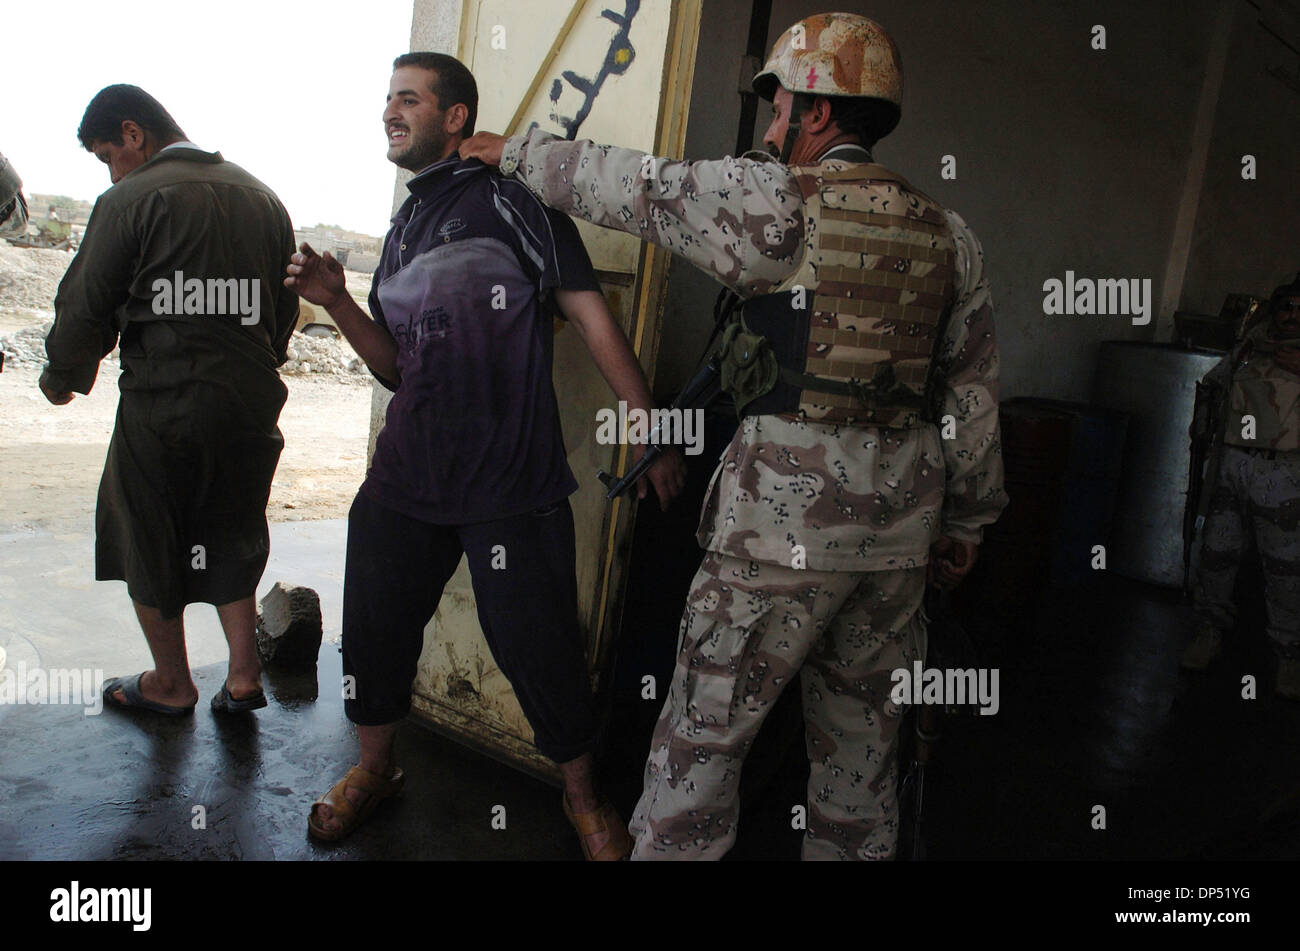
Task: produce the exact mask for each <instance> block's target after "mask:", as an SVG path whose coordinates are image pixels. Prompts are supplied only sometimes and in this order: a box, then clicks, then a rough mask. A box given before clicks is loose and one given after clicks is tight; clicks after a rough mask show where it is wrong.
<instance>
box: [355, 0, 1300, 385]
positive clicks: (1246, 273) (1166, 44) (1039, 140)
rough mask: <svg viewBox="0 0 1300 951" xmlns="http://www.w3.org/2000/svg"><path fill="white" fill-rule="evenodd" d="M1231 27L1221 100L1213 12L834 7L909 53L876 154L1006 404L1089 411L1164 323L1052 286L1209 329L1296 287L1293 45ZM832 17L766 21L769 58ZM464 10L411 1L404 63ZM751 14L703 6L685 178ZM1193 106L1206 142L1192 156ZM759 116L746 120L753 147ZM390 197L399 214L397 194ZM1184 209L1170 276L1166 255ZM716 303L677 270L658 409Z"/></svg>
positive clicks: (728, 125)
mask: <svg viewBox="0 0 1300 951" xmlns="http://www.w3.org/2000/svg"><path fill="white" fill-rule="evenodd" d="M832 6H834V5H832ZM1227 6H1228V7H1229V8H1230V10H1231V12H1232V14H1233V27H1232V30H1231V35H1230V38H1229V39H1228V42H1227V57H1226V66H1225V67H1224V68H1223V71H1222V77H1221V79H1222V81H1221V85H1220V83H1219V82H1218V75H1217V73H1216V72H1215V70H1213V69H1209V74H1210V75H1209V79H1210V80H1211V81H1210V82H1207V81H1206V80H1207V68H1209V67H1212V66H1214V64H1215V61H1214V57H1213V53H1214V39H1215V37H1214V32H1215V26H1216V23H1218V22H1220V20H1219V15H1220V11H1221V9H1222V7H1221V4H1220V2H1219V0H1185V2H1184V0H1179V2H1174V0H1161V2H1151V3H1142V4H1133V3H1130V2H1127V0H1098V2H1094V3H1090V4H1086V5H1084V4H1077V3H1071V2H1065V0H1040V2H1036V3H1034V4H1032V5H1026V4H1025V3H1023V2H1022V0H981V2H980V3H979V4H973V3H959V2H953V0H879V2H874V3H869V4H868V3H860V2H854V0H844V2H841V3H839V4H838V8H840V9H844V10H849V11H856V12H861V13H864V14H866V15H868V16H872V17H874V18H876V19H878V20H879V21H880V22H881V23H883V24H884V25H885V26H886V28H888V29H889V30H890V32H891V33H892V34H893V36H894V37H895V40H896V41H897V43H898V45H899V48H900V50H901V52H902V57H903V65H904V71H905V77H906V78H905V84H904V105H903V121H902V123H901V124H900V126H899V128H898V129H897V130H896V131H895V132H894V134H892V135H891V136H889V137H888V138H886V139H885V140H884V141H883V142H881V143H880V145H879V146H878V147H877V149H876V157H877V159H878V160H880V161H882V162H884V163H885V164H887V165H890V166H891V167H893V168H895V169H896V170H897V171H899V172H901V173H903V174H904V175H906V176H907V177H909V178H910V179H911V181H912V182H913V183H914V184H915V185H916V186H917V187H919V188H921V189H922V190H924V191H926V192H928V193H930V194H931V195H933V196H934V197H935V198H936V199H938V200H939V201H941V202H943V203H944V204H945V205H948V206H949V207H951V208H954V209H955V210H957V211H958V212H960V213H961V214H962V216H963V217H964V218H965V219H966V221H967V222H968V223H969V224H970V225H971V226H972V227H973V228H974V229H975V231H976V233H977V234H978V235H979V237H980V239H981V240H982V242H983V244H984V249H985V254H986V258H987V269H988V274H989V277H990V280H991V282H992V287H993V294H994V303H995V306H996V308H997V319H998V334H999V340H1000V345H1001V350H1002V380H1003V396H1004V397H1012V396H1023V395H1039V396H1049V397H1055V398H1061V399H1086V398H1087V397H1088V395H1089V391H1090V388H1091V382H1092V375H1093V368H1094V364H1095V361H1096V354H1097V348H1098V345H1099V343H1100V342H1101V341H1102V340H1108V339H1151V338H1153V337H1154V336H1155V335H1156V330H1157V324H1160V323H1161V321H1160V319H1159V316H1155V317H1153V319H1152V322H1151V324H1149V325H1147V326H1145V327H1140V326H1135V325H1134V324H1133V323H1132V321H1131V320H1130V319H1129V318H1127V317H1123V316H1107V317H1103V316H1086V317H1085V316H1076V317H1048V316H1045V315H1044V314H1043V297H1044V292H1043V282H1044V281H1045V280H1047V279H1049V278H1053V277H1055V278H1057V279H1064V277H1065V272H1066V271H1067V270H1069V271H1073V272H1075V274H1076V275H1078V276H1080V277H1093V278H1103V277H1104V278H1150V279H1151V281H1152V291H1153V298H1154V300H1155V301H1156V302H1159V301H1160V300H1161V299H1162V297H1164V296H1166V295H1168V296H1170V300H1169V301H1168V302H1167V306H1166V309H1167V310H1170V311H1171V310H1172V309H1173V308H1174V307H1175V306H1177V307H1178V308H1179V309H1183V310H1193V311H1199V312H1205V313H1216V312H1217V311H1218V309H1219V307H1220V305H1221V304H1222V301H1223V297H1224V295H1225V294H1227V293H1230V292H1233V291H1254V292H1266V291H1267V290H1269V289H1271V288H1272V287H1273V286H1274V285H1275V284H1276V283H1278V282H1279V281H1280V280H1282V279H1283V278H1284V277H1289V276H1291V275H1292V274H1294V273H1295V271H1296V270H1297V269H1300V255H1297V254H1296V253H1295V252H1294V248H1295V247H1296V240H1295V238H1296V232H1297V229H1298V228H1300V214H1297V213H1298V212H1300V189H1297V188H1296V183H1297V182H1298V181H1300V149H1297V148H1296V147H1295V144H1294V143H1295V142H1296V141H1300V136H1298V135H1297V133H1300V109H1297V106H1298V105H1300V94H1298V93H1297V92H1296V91H1295V89H1294V88H1291V87H1289V86H1288V85H1286V84H1284V83H1283V82H1282V81H1280V80H1278V79H1276V78H1274V77H1273V76H1271V75H1269V74H1268V72H1267V70H1269V69H1270V68H1278V69H1282V70H1287V69H1289V70H1290V71H1291V74H1292V76H1295V75H1297V72H1298V64H1297V62H1296V57H1295V56H1294V54H1293V51H1288V50H1287V48H1286V47H1285V46H1283V45H1282V44H1280V43H1278V42H1277V41H1276V40H1274V39H1273V38H1272V37H1271V36H1269V35H1268V34H1267V33H1265V32H1264V30H1263V29H1262V28H1261V26H1260V22H1261V21H1262V22H1264V23H1265V24H1267V26H1268V27H1269V29H1271V30H1273V31H1275V32H1278V33H1280V34H1281V35H1282V36H1283V37H1284V38H1286V39H1287V40H1289V41H1290V42H1291V43H1292V44H1294V45H1300V43H1298V42H1297V40H1298V39H1300V30H1297V28H1296V23H1297V18H1296V15H1295V4H1294V3H1293V2H1291V0H1260V2H1259V3H1256V2H1249V0H1227ZM826 7H827V5H826V4H825V3H824V2H822V0H774V3H773V7H772V16H771V20H770V23H769V36H768V42H769V45H770V43H771V42H772V41H774V40H775V39H776V37H777V36H778V35H779V34H780V32H781V31H782V30H784V29H785V28H786V27H787V26H788V25H789V24H791V23H793V22H794V21H796V20H798V19H800V18H801V17H804V16H807V15H809V14H812V13H816V12H820V11H821V10H823V9H824V8H826ZM459 9H460V4H459V2H456V0H417V2H416V3H415V19H414V24H415V25H414V33H413V48H425V49H442V50H448V51H454V48H455V42H456V24H457V22H458V18H459ZM750 11H751V3H750V2H749V0H705V4H704V17H703V21H702V23H701V29H700V49H699V54H698V68H697V70H696V75H695V85H694V89H693V91H692V97H691V111H690V119H689V125H688V129H687V137H686V149H685V155H686V157H687V158H693V159H699V158H716V157H718V156H721V155H724V154H730V153H732V152H734V151H735V145H736V130H737V125H738V122H739V117H740V106H741V99H740V96H739V93H738V90H737V87H738V78H739V75H740V70H741V67H740V63H741V57H742V55H743V53H744V47H745V40H746V33H747V29H748V24H749V17H750ZM1097 24H1100V25H1102V26H1104V27H1105V28H1106V46H1107V48H1106V49H1105V50H1095V49H1093V48H1092V42H1091V41H1092V29H1093V27H1094V25H1097ZM1205 93H1209V94H1210V96H1209V99H1208V100H1207V103H1206V104H1208V106H1209V107H1211V111H1210V112H1209V117H1210V119H1211V122H1210V124H1209V125H1208V126H1206V127H1205V128H1204V129H1203V130H1202V132H1201V140H1199V141H1198V139H1197V138H1196V122H1197V117H1198V108H1202V107H1203V106H1204V105H1206V104H1203V103H1202V96H1203V94H1205ZM1215 106H1217V108H1214V107H1215ZM768 116H769V109H768V107H767V105H766V104H765V103H764V104H761V106H760V109H759V115H758V123H757V132H756V136H755V138H757V136H759V135H761V133H762V130H763V129H764V128H765V127H766V125H767V121H768ZM1245 153H1250V154H1254V155H1255V156H1256V158H1257V160H1258V163H1259V177H1258V179H1257V180H1255V181H1249V182H1246V181H1242V179H1241V156H1242V155H1243V154H1245ZM1198 154H1200V155H1202V156H1203V158H1204V174H1203V177H1202V176H1201V175H1200V174H1199V170H1198V168H1197V166H1196V158H1197V156H1198ZM945 155H952V156H954V157H955V158H956V162H957V178H956V179H955V180H945V179H943V178H942V177H941V176H940V167H941V161H942V158H943V156H945ZM1189 174H1190V184H1188V183H1189ZM398 191H399V193H400V194H399V196H398V197H399V199H400V197H404V194H405V189H404V188H403V187H402V186H401V183H400V182H399V186H398ZM1180 209H1181V210H1182V212H1183V216H1184V223H1183V225H1182V226H1181V231H1182V240H1183V241H1184V242H1185V243H1186V244H1187V245H1188V249H1187V252H1186V255H1185V259H1186V260H1185V265H1184V264H1183V258H1181V257H1179V255H1178V254H1172V253H1171V252H1172V251H1173V250H1174V249H1175V248H1176V244H1175V242H1176V238H1177V237H1178V233H1179V228H1180V226H1179V212H1180ZM1171 261H1172V264H1171ZM1166 282H1168V283H1166ZM717 290H718V285H717V284H716V282H714V281H712V280H711V279H710V278H709V277H707V276H705V275H704V274H702V273H701V272H699V271H697V270H696V269H694V268H692V267H690V266H688V265H684V264H682V263H680V262H677V261H675V262H674V264H673V269H672V272H671V276H670V279H669V284H668V292H667V296H666V299H665V305H664V333H663V338H662V344H661V350H660V361H659V367H658V371H657V375H656V383H655V389H656V391H657V393H659V394H660V395H668V394H671V393H672V392H674V391H675V390H676V389H677V388H678V387H680V386H681V384H682V383H683V382H684V381H685V380H686V378H687V376H688V375H689V373H690V370H691V369H692V367H693V366H694V364H695V361H696V360H697V358H698V356H699V354H700V351H701V349H702V347H703V346H704V343H705V341H706V340H707V338H708V335H709V331H710V329H711V305H712V302H713V299H714V297H715V296H716V293H717ZM1162 329H1163V325H1162ZM1162 339H1163V337H1162ZM381 402H383V399H382V397H377V400H376V410H377V411H379V410H380V403H381Z"/></svg>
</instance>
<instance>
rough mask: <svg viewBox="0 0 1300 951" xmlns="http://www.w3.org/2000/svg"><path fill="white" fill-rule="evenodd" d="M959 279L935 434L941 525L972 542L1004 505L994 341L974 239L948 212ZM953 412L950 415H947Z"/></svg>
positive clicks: (989, 303)
mask: <svg viewBox="0 0 1300 951" xmlns="http://www.w3.org/2000/svg"><path fill="white" fill-rule="evenodd" d="M948 219H949V223H950V224H951V225H952V230H953V238H954V240H955V241H956V245H957V272H958V277H959V278H961V283H960V285H959V287H958V290H957V301H956V303H955V305H954V308H953V313H952V317H951V319H950V320H949V322H948V327H947V331H946V333H945V337H944V341H943V345H942V349H941V351H940V356H939V365H940V372H942V373H944V378H945V387H944V393H943V410H942V413H941V418H940V435H942V436H945V437H950V438H943V439H941V443H942V446H943V455H944V463H945V466H946V469H947V485H946V490H945V493H944V502H943V516H942V524H941V528H940V532H941V534H942V535H943V536H945V537H947V538H950V539H954V540H956V541H960V542H966V543H970V544H973V545H978V544H979V543H980V540H981V537H982V532H983V528H984V526H985V525H989V524H992V523H993V522H994V521H996V520H997V517H998V515H999V514H1000V513H1001V511H1002V509H1003V508H1004V507H1005V506H1006V504H1007V496H1006V492H1005V491H1004V489H1003V469H1002V449H1001V442H1002V437H1001V432H1000V430H999V426H998V346H997V337H996V336H995V334H994V330H993V302H992V299H991V297H990V294H989V284H988V279H987V278H986V277H985V275H984V252H983V249H982V248H981V247H980V243H979V240H978V239H977V238H976V237H975V235H974V233H973V232H972V231H971V230H970V228H969V227H968V226H967V225H966V222H964V221H963V220H962V219H961V217H960V216H959V215H957V214H956V213H955V212H951V211H950V212H948ZM949 417H951V419H949Z"/></svg>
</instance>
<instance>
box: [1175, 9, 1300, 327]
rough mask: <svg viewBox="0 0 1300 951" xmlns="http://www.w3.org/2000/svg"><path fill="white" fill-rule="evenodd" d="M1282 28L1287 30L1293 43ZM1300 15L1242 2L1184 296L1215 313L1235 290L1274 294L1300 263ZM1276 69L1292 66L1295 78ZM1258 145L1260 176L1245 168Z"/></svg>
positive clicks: (1188, 303)
mask: <svg viewBox="0 0 1300 951" xmlns="http://www.w3.org/2000/svg"><path fill="white" fill-rule="evenodd" d="M1273 34H1281V36H1282V37H1283V39H1284V40H1285V41H1286V42H1287V43H1289V44H1290V46H1291V47H1292V48H1291V49H1288V48H1287V46H1286V45H1284V44H1283V43H1282V42H1279V40H1278V39H1277V38H1276V36H1274V35H1273ZM1295 48H1300V17H1297V16H1296V15H1295V13H1294V12H1292V10H1290V9H1287V8H1286V7H1283V6H1282V5H1279V4H1263V5H1261V7H1259V8H1257V7H1256V6H1255V5H1254V4H1248V3H1242V4H1240V9H1239V10H1238V12H1237V17H1236V23H1235V29H1234V30H1233V32H1232V41H1231V45H1230V47H1229V53H1228V58H1227V68H1226V70H1225V74H1224V79H1223V89H1222V93H1221V95H1220V99H1219V109H1218V113H1217V121H1216V123H1215V129H1214V134H1213V137H1212V138H1211V140H1210V144H1209V154H1208V161H1207V163H1206V173H1205V191H1204V192H1203V193H1202V196H1201V204H1200V208H1199V214H1198V215H1197V219H1196V230H1195V234H1194V237H1193V239H1192V248H1191V256H1190V261H1189V264H1188V269H1187V282H1186V285H1185V287H1184V293H1183V300H1182V306H1183V309H1185V310H1192V311H1197V312H1200V313H1210V314H1215V313H1218V312H1219V308H1220V307H1221V306H1222V304H1223V297H1224V295H1225V294H1227V293H1229V292H1233V291H1241V292H1243V293H1255V294H1261V295H1262V294H1267V293H1268V292H1269V291H1271V290H1272V289H1273V287H1275V286H1276V285H1278V284H1281V283H1283V282H1284V281H1286V280H1289V279H1290V278H1292V277H1294V276H1295V273H1296V271H1297V270H1300V82H1297V80H1300V54H1297V53H1296V51H1295ZM1273 72H1279V73H1287V74H1289V75H1290V77H1291V80H1292V82H1291V83H1290V84H1288V83H1286V82H1284V81H1282V80H1280V79H1279V78H1278V77H1277V76H1276V75H1273V74H1272V73H1273ZM1247 154H1249V155H1254V156H1255V159H1256V162H1257V164H1258V178H1257V179H1255V180H1254V181H1248V180H1243V178H1242V161H1241V159H1242V156H1243V155H1247Z"/></svg>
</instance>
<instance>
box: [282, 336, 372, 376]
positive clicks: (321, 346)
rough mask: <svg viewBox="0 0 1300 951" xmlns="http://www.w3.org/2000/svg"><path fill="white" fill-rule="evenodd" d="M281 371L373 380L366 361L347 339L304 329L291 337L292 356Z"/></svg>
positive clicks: (296, 374) (290, 355) (290, 352)
mask: <svg viewBox="0 0 1300 951" xmlns="http://www.w3.org/2000/svg"><path fill="white" fill-rule="evenodd" d="M280 372H281V373H288V374H291V375H294V376H302V375H305V374H309V373H310V374H325V375H329V376H337V377H339V378H341V379H342V380H344V381H345V382H357V383H368V382H369V381H370V371H369V370H367V369H366V364H365V361H363V360H362V359H361V358H360V357H358V356H357V355H356V353H355V352H354V351H353V350H352V348H351V347H350V346H348V343H347V341H346V340H336V339H334V338H333V337H309V336H307V335H306V334H300V333H294V335H293V338H292V339H291V340H290V341H289V359H288V360H287V361H286V362H285V364H284V366H282V367H280Z"/></svg>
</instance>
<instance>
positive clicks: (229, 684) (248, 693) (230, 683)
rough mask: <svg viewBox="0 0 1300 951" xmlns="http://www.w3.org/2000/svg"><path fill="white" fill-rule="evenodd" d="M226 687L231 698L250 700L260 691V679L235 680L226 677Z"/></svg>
mask: <svg viewBox="0 0 1300 951" xmlns="http://www.w3.org/2000/svg"><path fill="white" fill-rule="evenodd" d="M226 689H227V690H228V691H230V696H231V699H233V700H250V699H252V698H253V697H256V696H257V695H258V694H260V693H261V692H262V681H260V680H235V679H232V678H230V677H227V678H226Z"/></svg>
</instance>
